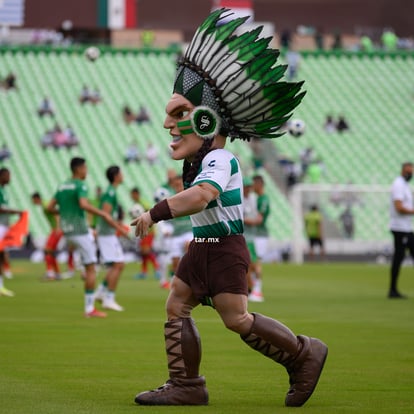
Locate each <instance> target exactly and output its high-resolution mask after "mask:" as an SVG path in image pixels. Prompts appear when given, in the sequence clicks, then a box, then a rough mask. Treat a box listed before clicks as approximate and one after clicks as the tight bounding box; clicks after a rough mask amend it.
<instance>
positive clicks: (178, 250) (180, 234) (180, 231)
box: [170, 175, 193, 274]
mask: <svg viewBox="0 0 414 414" xmlns="http://www.w3.org/2000/svg"><path fill="white" fill-rule="evenodd" d="M170 185H171V188H172V189H173V192H174V193H175V194H178V193H180V192H181V191H183V190H184V185H183V178H182V176H180V175H176V176H175V177H174V178H171V180H170ZM172 224H173V226H174V232H173V237H172V242H171V246H172V249H171V260H172V271H173V274H175V272H176V271H177V268H178V264H179V263H180V260H181V258H182V257H183V255H184V254H185V253H187V251H188V246H189V245H190V242H191V240H193V229H192V226H191V219H190V217H189V216H182V217H177V218H175V219H174V220H172Z"/></svg>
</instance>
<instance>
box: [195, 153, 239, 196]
mask: <svg viewBox="0 0 414 414" xmlns="http://www.w3.org/2000/svg"><path fill="white" fill-rule="evenodd" d="M233 160H234V161H233ZM234 164H236V165H237V161H236V159H235V158H234V156H233V155H232V154H230V153H227V152H224V151H220V150H216V151H211V152H209V153H208V154H207V155H206V156H205V157H204V159H203V162H202V164H201V171H200V172H199V174H198V175H197V177H196V178H195V179H194V182H193V185H196V184H201V183H209V184H211V185H212V186H214V187H215V188H217V190H218V191H219V192H220V194H221V193H222V192H223V191H224V190H225V188H226V187H227V185H228V183H229V181H230V178H231V175H232V172H233V170H234Z"/></svg>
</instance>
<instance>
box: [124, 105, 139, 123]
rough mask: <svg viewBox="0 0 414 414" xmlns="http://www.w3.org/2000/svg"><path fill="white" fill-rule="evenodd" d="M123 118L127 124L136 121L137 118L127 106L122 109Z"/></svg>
mask: <svg viewBox="0 0 414 414" xmlns="http://www.w3.org/2000/svg"><path fill="white" fill-rule="evenodd" d="M122 117H123V118H124V122H125V123H126V124H130V123H131V122H134V121H135V118H136V116H135V115H134V114H133V112H132V110H131V108H130V107H129V106H128V105H125V106H124V107H123V109H122Z"/></svg>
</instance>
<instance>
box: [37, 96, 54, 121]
mask: <svg viewBox="0 0 414 414" xmlns="http://www.w3.org/2000/svg"><path fill="white" fill-rule="evenodd" d="M37 113H38V115H39V116H40V117H43V116H45V115H50V116H51V117H52V118H53V117H54V116H55V109H54V106H53V102H52V101H51V99H50V98H49V97H48V96H45V97H44V98H43V100H42V102H41V103H40V105H39V109H38V110H37Z"/></svg>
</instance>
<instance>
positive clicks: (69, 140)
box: [63, 125, 79, 148]
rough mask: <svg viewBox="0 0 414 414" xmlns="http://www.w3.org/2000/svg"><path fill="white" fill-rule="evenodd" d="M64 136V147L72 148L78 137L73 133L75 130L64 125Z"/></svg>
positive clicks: (76, 143) (77, 142)
mask: <svg viewBox="0 0 414 414" xmlns="http://www.w3.org/2000/svg"><path fill="white" fill-rule="evenodd" d="M63 133H64V134H65V136H66V147H67V148H72V147H76V146H77V145H78V144H79V139H78V137H77V136H76V134H75V131H74V130H73V129H72V127H71V126H70V125H67V126H66V129H65V130H64V131H63Z"/></svg>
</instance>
